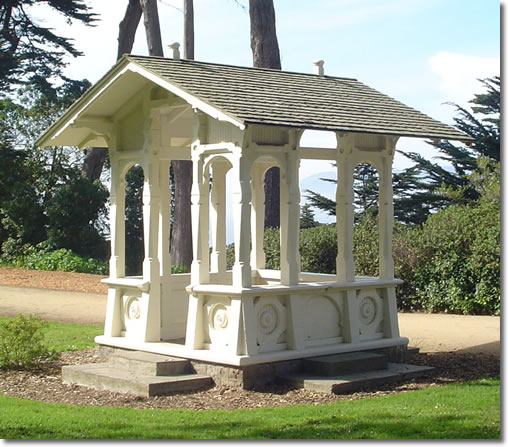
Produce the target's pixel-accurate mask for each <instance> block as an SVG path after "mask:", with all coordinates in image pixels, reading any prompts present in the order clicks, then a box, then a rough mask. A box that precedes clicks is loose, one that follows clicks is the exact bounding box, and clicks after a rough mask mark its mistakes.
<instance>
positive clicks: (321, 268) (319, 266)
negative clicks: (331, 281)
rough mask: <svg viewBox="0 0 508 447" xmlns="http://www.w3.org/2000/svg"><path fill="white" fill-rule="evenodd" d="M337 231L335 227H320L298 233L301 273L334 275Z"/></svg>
mask: <svg viewBox="0 0 508 447" xmlns="http://www.w3.org/2000/svg"><path fill="white" fill-rule="evenodd" d="M336 258H337V230H336V229H335V225H320V226H318V227H314V228H307V229H305V230H301V231H300V259H301V271H302V272H311V273H335V271H336Z"/></svg>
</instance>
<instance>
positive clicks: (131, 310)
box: [125, 296, 141, 320]
mask: <svg viewBox="0 0 508 447" xmlns="http://www.w3.org/2000/svg"><path fill="white" fill-rule="evenodd" d="M125 315H126V316H127V318H128V319H129V320H137V319H138V318H139V316H140V315H141V305H140V303H139V298H138V297H137V296H130V297H129V298H127V301H126V302H125Z"/></svg>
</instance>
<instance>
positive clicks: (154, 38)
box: [139, 0, 164, 56]
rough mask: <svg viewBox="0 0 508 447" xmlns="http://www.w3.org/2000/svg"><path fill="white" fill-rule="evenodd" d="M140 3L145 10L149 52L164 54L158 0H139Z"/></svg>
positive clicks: (156, 54) (155, 54)
mask: <svg viewBox="0 0 508 447" xmlns="http://www.w3.org/2000/svg"><path fill="white" fill-rule="evenodd" d="M139 3H140V5H141V9H142V10H143V21H144V23H145V32H146V43H147V44H148V54H149V55H150V56H164V51H163V50H162V38H161V27H160V24H159V12H158V10H157V0H139Z"/></svg>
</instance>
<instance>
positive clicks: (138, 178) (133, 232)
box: [125, 165, 145, 275]
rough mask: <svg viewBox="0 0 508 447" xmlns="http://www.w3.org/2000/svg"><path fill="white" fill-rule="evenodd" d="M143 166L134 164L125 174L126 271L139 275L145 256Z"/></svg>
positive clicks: (129, 273)
mask: <svg viewBox="0 0 508 447" xmlns="http://www.w3.org/2000/svg"><path fill="white" fill-rule="evenodd" d="M144 178H145V177H144V173H143V168H142V167H141V166H140V165H136V166H133V167H132V168H130V169H129V171H128V172H127V174H126V176H125V245H126V251H125V271H126V274H127V275H139V274H140V272H141V269H142V264H143V258H144V257H145V252H144V245H143V182H144Z"/></svg>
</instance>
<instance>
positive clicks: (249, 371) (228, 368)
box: [99, 345, 414, 389]
mask: <svg viewBox="0 0 508 447" xmlns="http://www.w3.org/2000/svg"><path fill="white" fill-rule="evenodd" d="M119 351H124V352H129V350H126V349H119V348H113V347H110V346H100V347H99V352H100V353H101V354H102V355H103V356H104V357H105V358H108V357H111V356H113V355H114V354H115V353H117V352H119ZM359 352H365V351H359ZM368 352H371V353H378V354H383V355H385V356H386V358H387V360H388V362H391V363H406V362H407V361H408V360H410V358H411V356H412V354H413V353H414V348H408V347H407V345H401V346H391V347H387V348H380V349H372V350H369V351H368ZM188 361H189V363H190V369H189V371H188V372H192V373H197V374H199V375H206V376H209V377H211V378H212V379H213V381H214V382H215V385H216V386H231V387H238V388H243V389H255V388H256V387H261V386H263V385H266V384H268V383H270V382H273V381H274V380H275V379H276V378H278V377H284V376H288V375H291V374H298V373H300V372H302V371H303V370H304V362H305V359H295V360H285V361H279V362H271V363H259V364H253V365H244V366H232V365H224V364H220V363H212V362H205V361H201V360H192V359H188Z"/></svg>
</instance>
